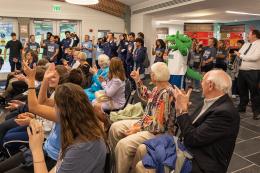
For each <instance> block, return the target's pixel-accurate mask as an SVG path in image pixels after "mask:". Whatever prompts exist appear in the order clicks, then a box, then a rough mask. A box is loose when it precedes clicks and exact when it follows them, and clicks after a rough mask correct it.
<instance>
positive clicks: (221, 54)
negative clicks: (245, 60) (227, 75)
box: [215, 40, 229, 71]
mask: <svg viewBox="0 0 260 173" xmlns="http://www.w3.org/2000/svg"><path fill="white" fill-rule="evenodd" d="M228 52H229V50H228V49H227V47H226V43H225V41H224V40H219V41H218V49H217V54H216V64H215V68H219V69H222V70H224V71H227V58H228Z"/></svg>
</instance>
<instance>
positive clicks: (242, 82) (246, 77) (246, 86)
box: [238, 70, 260, 114]
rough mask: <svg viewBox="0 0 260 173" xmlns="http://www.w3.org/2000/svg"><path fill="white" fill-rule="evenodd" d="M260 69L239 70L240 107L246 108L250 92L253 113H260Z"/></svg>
mask: <svg viewBox="0 0 260 173" xmlns="http://www.w3.org/2000/svg"><path fill="white" fill-rule="evenodd" d="M259 75H260V70H239V74H238V89H239V96H240V103H239V107H240V108H242V109H245V108H246V106H247V105H248V102H249V92H250V97H251V103H252V111H253V113H257V114H258V113H260V89H259V86H258V85H259V78H260V77H259Z"/></svg>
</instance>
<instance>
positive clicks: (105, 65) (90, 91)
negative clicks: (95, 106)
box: [84, 54, 110, 102]
mask: <svg viewBox="0 0 260 173" xmlns="http://www.w3.org/2000/svg"><path fill="white" fill-rule="evenodd" d="M109 62H110V61H109V57H108V56H107V55H105V54H101V55H99V57H98V65H99V66H100V69H97V67H93V68H90V72H91V73H92V74H93V77H92V85H91V86H90V88H87V89H85V90H84V91H85V93H86V94H87V96H88V99H89V101H91V102H92V101H93V100H94V99H95V92H96V91H99V90H102V85H101V83H100V81H99V77H100V76H102V77H103V78H104V79H107V75H108V70H109Z"/></svg>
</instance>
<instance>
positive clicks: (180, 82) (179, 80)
mask: <svg viewBox="0 0 260 173" xmlns="http://www.w3.org/2000/svg"><path fill="white" fill-rule="evenodd" d="M169 82H170V84H172V85H176V86H177V87H178V88H179V89H185V76H184V75H171V76H170V80H169Z"/></svg>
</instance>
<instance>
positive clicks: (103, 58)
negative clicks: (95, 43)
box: [98, 54, 110, 67]
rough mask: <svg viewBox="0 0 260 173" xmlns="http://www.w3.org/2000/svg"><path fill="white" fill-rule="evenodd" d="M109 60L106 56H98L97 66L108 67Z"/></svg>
mask: <svg viewBox="0 0 260 173" xmlns="http://www.w3.org/2000/svg"><path fill="white" fill-rule="evenodd" d="M109 63H110V60H109V57H108V56H107V55H106V54H101V55H99V56H98V64H102V65H103V66H106V67H107V66H109Z"/></svg>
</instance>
